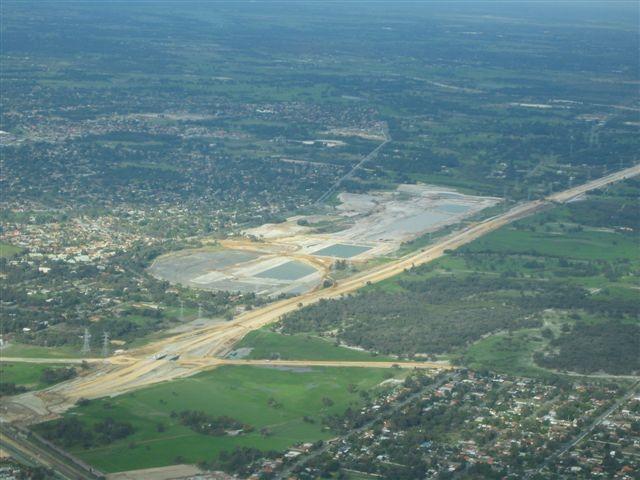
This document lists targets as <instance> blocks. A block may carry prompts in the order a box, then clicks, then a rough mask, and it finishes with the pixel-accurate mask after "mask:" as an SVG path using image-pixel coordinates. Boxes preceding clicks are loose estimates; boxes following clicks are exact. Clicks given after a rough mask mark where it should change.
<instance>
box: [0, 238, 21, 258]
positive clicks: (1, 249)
mask: <svg viewBox="0 0 640 480" xmlns="http://www.w3.org/2000/svg"><path fill="white" fill-rule="evenodd" d="M21 250H22V249H21V248H20V247H17V246H15V245H11V244H10V243H6V242H0V258H2V257H12V256H14V255H15V254H16V253H19V252H20V251H21Z"/></svg>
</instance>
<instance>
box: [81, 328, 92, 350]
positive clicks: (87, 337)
mask: <svg viewBox="0 0 640 480" xmlns="http://www.w3.org/2000/svg"><path fill="white" fill-rule="evenodd" d="M90 351H91V334H90V333H89V329H88V328H85V329H84V335H83V336H82V350H81V352H82V353H83V354H87V353H89V352H90Z"/></svg>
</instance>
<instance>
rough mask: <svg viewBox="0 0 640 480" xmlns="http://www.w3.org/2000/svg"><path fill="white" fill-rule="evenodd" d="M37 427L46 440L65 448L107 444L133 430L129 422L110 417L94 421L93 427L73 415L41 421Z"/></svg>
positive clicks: (127, 434)
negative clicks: (45, 421)
mask: <svg viewBox="0 0 640 480" xmlns="http://www.w3.org/2000/svg"><path fill="white" fill-rule="evenodd" d="M37 429H38V431H39V432H40V433H41V434H42V436H43V437H45V438H46V439H47V440H51V441H52V442H54V443H59V444H61V445H62V446H63V447H65V448H69V447H75V446H82V447H84V448H90V447H92V446H97V445H107V444H110V443H113V442H115V441H117V440H120V439H123V438H126V437H128V436H129V435H131V434H133V433H134V432H135V429H134V428H133V425H131V424H130V423H129V422H122V421H119V420H115V419H114V418H112V417H107V418H105V419H104V420H102V421H101V422H98V423H96V424H95V425H94V426H93V428H90V427H88V426H87V425H85V424H84V423H83V422H81V421H80V420H78V419H77V418H75V417H68V418H61V419H59V420H54V421H52V422H47V423H43V424H41V425H39V426H38V427H37Z"/></svg>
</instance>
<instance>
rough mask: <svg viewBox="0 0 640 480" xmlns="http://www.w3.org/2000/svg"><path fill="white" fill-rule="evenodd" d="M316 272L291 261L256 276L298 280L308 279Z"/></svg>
mask: <svg viewBox="0 0 640 480" xmlns="http://www.w3.org/2000/svg"><path fill="white" fill-rule="evenodd" d="M315 271H316V269H315V268H313V267H311V266H309V265H306V264H304V263H302V262H295V261H291V262H287V263H283V264H282V265H278V266H277V267H273V268H270V269H268V270H264V271H263V272H260V273H258V274H256V275H255V276H256V277H260V278H275V279H276V280H298V279H299V278H303V277H306V276H307V275H310V274H312V273H314V272H315Z"/></svg>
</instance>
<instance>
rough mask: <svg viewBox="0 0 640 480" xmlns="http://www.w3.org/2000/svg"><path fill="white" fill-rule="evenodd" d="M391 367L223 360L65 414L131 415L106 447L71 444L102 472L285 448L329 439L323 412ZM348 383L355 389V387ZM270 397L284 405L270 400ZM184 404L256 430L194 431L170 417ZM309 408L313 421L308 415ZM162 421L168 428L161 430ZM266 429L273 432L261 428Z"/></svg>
mask: <svg viewBox="0 0 640 480" xmlns="http://www.w3.org/2000/svg"><path fill="white" fill-rule="evenodd" d="M391 374H393V375H396V376H400V375H403V373H402V372H397V371H393V372H391V371H390V370H383V369H357V368H356V369H352V368H336V369H327V368H313V369H306V368H305V369H295V370H284V369H275V368H259V367H223V368H220V369H217V370H214V371H211V372H205V373H201V374H199V375H196V376H194V377H190V378H186V379H182V380H176V381H173V382H169V383H164V384H161V385H157V386H153V387H150V388H146V389H144V390H140V391H137V392H135V393H130V394H126V395H122V396H119V397H115V398H109V399H101V400H95V401H92V402H91V403H90V404H89V405H87V406H82V407H76V408H74V409H73V410H71V411H69V412H68V413H67V414H66V415H67V416H77V417H78V418H79V419H81V420H82V421H84V422H86V423H87V424H89V425H93V424H95V423H96V422H98V421H100V420H102V419H104V418H106V417H113V418H114V419H117V420H123V421H127V422H131V424H133V426H134V427H135V429H136V432H135V433H134V434H133V435H131V436H129V437H127V438H125V439H123V440H120V441H117V442H115V443H113V444H110V445H107V446H104V447H98V448H92V449H89V450H85V449H82V448H75V449H73V450H72V451H73V453H74V454H76V455H77V456H79V457H80V458H82V459H83V460H85V461H87V462H89V463H90V464H92V465H95V466H96V467H98V468H99V469H101V470H103V471H105V472H116V471H123V470H131V469H138V468H148V467H157V466H165V465H170V464H172V463H176V462H178V461H180V462H186V463H195V462H198V461H201V460H211V459H213V458H216V457H217V455H218V454H219V453H220V452H221V451H223V450H232V449H233V448H234V447H236V446H250V447H255V448H259V449H262V450H270V449H275V450H284V449H286V448H288V447H290V446H292V445H293V444H295V443H297V442H302V441H316V440H320V439H327V438H330V437H331V436H332V433H331V432H329V431H327V430H325V429H324V428H323V426H322V423H321V418H322V417H323V416H324V415H328V414H337V413H342V412H343V411H344V410H345V409H346V408H347V407H348V406H349V405H351V404H358V403H359V402H360V401H361V400H360V396H359V393H358V391H357V390H368V389H371V388H374V387H375V386H376V385H378V384H380V383H381V382H382V381H384V380H385V379H386V378H388V376H389V375H391ZM350 384H351V385H355V386H356V387H357V388H356V389H354V388H351V389H350V388H349V385H350ZM323 397H328V398H330V399H331V400H332V401H333V402H334V403H333V405H332V406H330V407H327V406H326V405H324V404H323V401H322V398H323ZM270 398H273V399H275V400H276V401H277V402H279V403H280V404H282V406H281V407H280V408H274V407H271V406H269V399H270ZM186 409H191V410H203V411H205V412H206V413H208V414H210V415H212V416H219V415H229V416H231V417H233V418H235V419H238V420H240V421H241V422H244V423H248V424H250V425H252V426H253V427H255V431H254V432H252V433H248V434H244V435H240V436H237V437H230V436H222V437H215V436H207V435H202V434H197V433H195V432H193V431H192V430H190V429H189V428H187V427H185V426H182V425H181V424H180V423H179V421H178V419H175V418H171V412H172V411H176V412H180V411H182V410H186ZM305 415H306V416H308V417H309V418H310V419H312V421H313V422H314V423H310V422H308V421H304V420H303V417H304V416H305ZM159 423H162V424H163V425H164V427H165V430H164V431H163V432H161V433H160V432H158V430H157V425H158V424H159ZM263 428H268V429H270V430H271V432H272V434H271V435H270V436H268V437H265V436H263V435H261V434H260V430H261V429H263ZM180 457H182V458H180Z"/></svg>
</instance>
